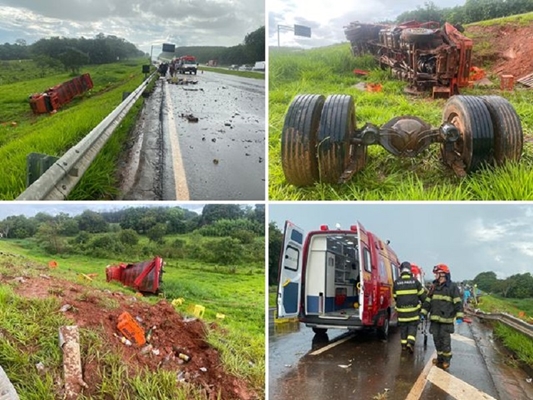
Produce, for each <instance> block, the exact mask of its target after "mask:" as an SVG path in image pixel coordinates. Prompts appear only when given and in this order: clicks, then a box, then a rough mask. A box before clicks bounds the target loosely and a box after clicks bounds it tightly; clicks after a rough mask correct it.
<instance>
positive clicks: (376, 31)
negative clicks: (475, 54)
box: [344, 21, 473, 98]
mask: <svg viewBox="0 0 533 400" xmlns="http://www.w3.org/2000/svg"><path fill="white" fill-rule="evenodd" d="M344 33H345V35H346V38H347V39H348V40H349V41H350V44H351V48H352V53H353V55H354V56H361V55H363V54H371V55H373V56H374V58H375V59H376V60H377V61H378V62H379V64H380V66H381V67H382V68H390V70H391V72H392V74H393V75H394V76H396V77H397V78H399V79H401V80H405V81H408V82H409V85H408V87H407V89H406V90H407V91H409V92H412V93H417V92H422V91H428V90H430V91H431V90H432V91H433V97H445V98H447V97H449V96H451V95H453V94H458V93H459V88H461V87H465V86H468V84H469V78H470V68H471V62H472V45H473V43H472V40H471V39H469V38H467V37H466V36H464V35H462V34H461V32H460V31H459V30H458V29H457V28H455V27H454V26H453V25H451V24H449V23H445V24H444V25H443V26H442V27H439V23H438V22H425V23H421V22H418V21H409V22H404V23H402V24H400V25H396V26H390V25H382V24H365V23H359V22H352V23H350V25H348V26H347V27H345V28H344Z"/></svg>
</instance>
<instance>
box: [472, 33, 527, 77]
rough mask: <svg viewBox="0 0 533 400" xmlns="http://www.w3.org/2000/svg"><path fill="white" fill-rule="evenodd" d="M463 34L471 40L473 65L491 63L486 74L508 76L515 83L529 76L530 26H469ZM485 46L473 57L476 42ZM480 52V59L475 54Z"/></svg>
mask: <svg viewBox="0 0 533 400" xmlns="http://www.w3.org/2000/svg"><path fill="white" fill-rule="evenodd" d="M465 34H466V35H467V36H469V37H471V38H472V39H473V41H474V51H473V53H472V55H473V64H474V65H476V66H481V65H482V64H483V61H484V59H487V60H488V61H492V66H491V68H490V71H489V72H490V73H492V74H494V75H504V74H510V75H513V76H514V77H515V80H516V79H518V78H522V77H524V76H526V75H529V74H531V73H533V57H532V56H531V55H532V54H533V40H531V39H532V38H533V23H532V24H531V25H528V26H521V25H518V24H514V23H512V24H508V25H493V26H469V27H468V28H467V29H466V31H465ZM479 41H481V42H483V43H487V44H484V45H483V48H488V49H490V50H483V51H481V50H480V51H479V52H478V53H477V54H476V42H479ZM479 53H482V56H481V55H480V54H479Z"/></svg>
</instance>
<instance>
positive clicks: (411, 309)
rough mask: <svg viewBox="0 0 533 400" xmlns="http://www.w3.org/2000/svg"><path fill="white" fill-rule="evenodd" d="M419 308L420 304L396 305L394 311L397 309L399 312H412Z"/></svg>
mask: <svg viewBox="0 0 533 400" xmlns="http://www.w3.org/2000/svg"><path fill="white" fill-rule="evenodd" d="M418 310H420V304H417V306H416V307H400V308H398V307H396V311H398V312H399V313H408V312H413V311H418Z"/></svg>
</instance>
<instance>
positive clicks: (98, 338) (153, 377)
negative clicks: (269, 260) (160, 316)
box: [0, 240, 265, 400]
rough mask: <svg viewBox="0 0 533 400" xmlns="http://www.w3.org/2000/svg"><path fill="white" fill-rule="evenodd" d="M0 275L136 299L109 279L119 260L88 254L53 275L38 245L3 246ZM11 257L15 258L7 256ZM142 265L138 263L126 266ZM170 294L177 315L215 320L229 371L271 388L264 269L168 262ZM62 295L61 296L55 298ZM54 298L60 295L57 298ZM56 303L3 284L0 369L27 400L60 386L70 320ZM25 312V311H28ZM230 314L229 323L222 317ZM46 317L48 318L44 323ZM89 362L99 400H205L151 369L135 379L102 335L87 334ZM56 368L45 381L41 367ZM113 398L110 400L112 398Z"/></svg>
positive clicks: (215, 336) (109, 302) (216, 339)
mask: <svg viewBox="0 0 533 400" xmlns="http://www.w3.org/2000/svg"><path fill="white" fill-rule="evenodd" d="M0 251H2V252H3V253H4V255H3V256H1V257H0V274H1V275H4V276H8V277H14V276H19V275H23V276H29V277H31V276H38V275H40V274H43V273H45V274H47V275H50V276H55V277H58V278H62V279H68V280H73V281H76V282H77V283H79V284H81V285H84V286H86V287H87V291H85V292H83V291H82V292H80V294H79V296H84V295H88V294H89V293H91V291H92V290H93V289H108V290H111V291H117V290H118V291H122V292H125V293H128V292H129V293H132V294H133V293H134V292H133V290H131V289H128V288H126V287H123V286H122V285H120V284H118V283H108V282H106V281H105V267H106V266H107V265H108V264H109V263H117V262H118V261H120V260H105V259H96V258H90V257H81V256H69V257H64V258H55V260H56V261H57V263H58V267H57V269H49V268H48V266H47V265H48V261H50V260H51V259H52V257H50V256H47V255H46V254H44V253H42V252H39V251H38V250H37V248H35V246H34V245H32V243H31V241H29V240H26V241H11V240H10V241H6V240H3V241H0ZM6 254H11V255H6ZM123 261H137V260H123ZM165 262H166V268H165V275H164V283H163V296H164V297H165V298H166V299H168V301H172V300H173V299H175V298H183V299H184V303H183V304H182V305H180V306H176V311H177V312H179V313H182V314H183V315H185V316H190V315H192V314H193V309H194V306H195V305H197V304H199V305H203V306H204V307H205V308H206V310H205V313H204V316H203V319H204V320H205V321H206V323H207V324H208V326H209V323H211V322H216V323H217V324H218V325H219V326H220V327H221V328H222V329H221V330H215V329H211V328H210V327H208V342H209V343H210V344H211V345H212V346H213V347H215V348H217V349H218V351H219V353H220V355H221V360H222V363H223V365H224V368H225V370H226V371H227V372H228V373H230V374H233V375H235V376H238V377H240V378H242V379H245V380H246V381H247V382H249V384H250V386H251V387H253V388H254V389H255V390H256V391H257V393H260V394H261V393H263V392H264V387H265V329H264V327H265V324H264V318H265V288H264V282H265V281H264V279H265V274H264V266H262V265H253V264H252V265H249V266H246V267H243V268H241V267H237V268H235V270H236V272H232V273H229V272H228V271H230V270H231V271H233V270H234V269H233V268H231V266H230V267H228V266H224V267H223V266H218V265H205V264H201V263H198V262H195V261H192V260H171V259H166V260H165ZM81 273H98V276H97V277H96V278H94V280H93V281H91V282H90V281H88V280H86V279H84V278H82V277H80V274H81ZM55 294H57V293H55ZM50 295H51V296H53V295H54V293H50ZM159 300H160V298H158V297H144V298H142V300H141V301H147V302H150V303H155V302H157V301H159ZM99 305H100V306H101V307H102V308H103V309H107V310H112V309H115V308H116V307H117V306H118V303H117V302H116V301H114V299H107V298H105V299H104V298H102V299H101V300H100V302H99ZM59 306H60V305H59V304H58V303H57V300H55V298H53V297H49V298H47V299H40V300H27V299H23V298H20V297H19V296H17V295H15V294H14V293H13V291H12V289H11V288H10V287H8V286H0V317H1V319H0V333H2V335H0V364H1V365H2V366H3V367H4V369H5V370H6V372H7V373H8V376H9V377H10V379H11V381H12V382H13V384H14V385H15V386H16V388H17V391H18V393H19V395H20V396H21V398H24V399H26V398H28V399H36V400H37V399H48V398H50V399H52V398H53V397H52V395H51V394H50V393H54V382H56V381H57V378H58V377H60V376H61V373H62V369H61V354H60V351H59V349H58V346H57V343H56V338H57V329H58V327H59V326H61V325H64V324H65V323H67V322H68V321H66V320H65V318H64V316H63V315H62V314H61V315H60V313H57V309H58V308H59ZM21 311H23V312H21ZM217 314H224V316H225V318H223V319H220V318H217ZM39 316H45V317H44V318H42V317H41V318H39ZM81 336H82V340H81V343H82V344H83V345H82V358H83V359H87V358H93V359H96V360H97V361H98V365H99V376H100V378H101V380H102V382H101V383H100V384H99V386H98V395H99V396H100V397H98V398H117V399H118V398H121V399H122V398H123V399H136V398H146V399H149V398H154V399H156V398H161V399H162V398H173V399H174V398H175V399H204V398H205V397H204V395H203V394H202V393H201V392H199V391H198V389H197V388H195V387H192V386H190V385H179V386H177V385H176V384H175V376H173V375H172V374H170V373H168V372H164V371H157V372H149V371H144V372H142V373H140V374H132V373H131V371H128V370H127V369H126V368H125V366H124V363H123V362H122V359H121V357H120V355H119V354H116V353H115V352H113V351H112V350H111V349H109V347H108V346H106V338H105V337H104V334H103V332H100V331H98V330H90V329H82V330H81ZM39 361H41V362H43V364H44V365H45V366H49V369H48V370H47V373H46V374H44V375H39V374H38V373H37V371H36V368H35V364H36V363H37V362H39ZM106 396H107V397H106Z"/></svg>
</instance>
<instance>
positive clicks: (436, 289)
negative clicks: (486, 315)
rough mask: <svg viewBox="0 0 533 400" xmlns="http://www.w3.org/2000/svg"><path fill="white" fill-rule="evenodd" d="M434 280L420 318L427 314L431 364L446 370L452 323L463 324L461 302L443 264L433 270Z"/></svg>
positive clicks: (450, 356)
mask: <svg viewBox="0 0 533 400" xmlns="http://www.w3.org/2000/svg"><path fill="white" fill-rule="evenodd" d="M433 273H434V274H435V280H434V281H433V284H432V285H431V287H430V289H429V293H428V296H427V298H426V301H425V302H424V304H423V305H422V316H427V315H428V314H429V319H430V321H431V327H430V328H429V332H430V333H431V334H432V335H433V341H434V343H435V348H436V349H437V358H435V359H433V364H435V365H437V366H438V367H441V368H442V369H448V368H449V367H450V360H451V358H452V345H451V334H452V333H453V332H454V321H455V320H457V323H458V324H460V323H462V322H463V302H462V300H461V295H460V293H459V288H458V287H457V285H456V284H455V283H453V282H452V280H451V278H450V269H449V268H448V266H446V265H445V264H438V265H436V266H435V267H434V268H433Z"/></svg>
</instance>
